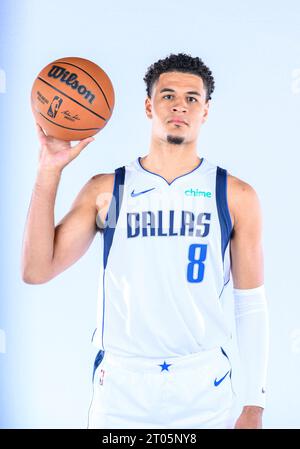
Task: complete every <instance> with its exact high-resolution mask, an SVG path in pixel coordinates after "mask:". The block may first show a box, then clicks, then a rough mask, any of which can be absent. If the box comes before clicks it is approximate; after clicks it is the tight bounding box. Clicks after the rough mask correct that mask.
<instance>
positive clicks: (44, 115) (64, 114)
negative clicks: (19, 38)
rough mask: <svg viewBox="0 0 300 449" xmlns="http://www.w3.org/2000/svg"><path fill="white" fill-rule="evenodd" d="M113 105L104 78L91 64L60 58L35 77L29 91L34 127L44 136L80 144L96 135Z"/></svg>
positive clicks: (110, 90) (78, 59)
mask: <svg viewBox="0 0 300 449" xmlns="http://www.w3.org/2000/svg"><path fill="white" fill-rule="evenodd" d="M114 103H115V94H114V88H113V85H112V82H111V80H110V79H109V77H108V75H107V74H106V73H105V72H104V70H103V69H101V68H100V67H99V66H98V65H96V64H95V63H94V62H91V61H89V60H87V59H83V58H72V57H69V58H62V59H57V60H56V61H54V62H51V63H50V64H48V65H47V66H46V67H45V68H43V70H42V71H41V72H40V73H39V74H38V76H37V78H36V80H35V81H34V83H33V86H32V91H31V106H32V111H33V114H34V117H35V119H36V121H37V123H38V124H39V125H40V126H41V127H42V128H43V129H44V131H45V132H46V134H47V135H48V136H52V137H56V138H58V139H62V140H81V139H84V138H85V137H90V136H93V135H94V134H96V133H97V132H99V131H100V130H101V129H102V128H104V126H105V125H106V124H107V122H108V120H109V119H110V117H111V115H112V112H113V108H114Z"/></svg>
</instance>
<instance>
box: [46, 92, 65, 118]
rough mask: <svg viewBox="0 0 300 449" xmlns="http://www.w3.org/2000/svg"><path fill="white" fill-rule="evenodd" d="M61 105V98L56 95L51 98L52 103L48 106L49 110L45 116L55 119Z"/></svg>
mask: <svg viewBox="0 0 300 449" xmlns="http://www.w3.org/2000/svg"><path fill="white" fill-rule="evenodd" d="M61 104H62V98H60V97H58V96H57V95H56V96H55V97H54V98H53V100H52V103H51V104H50V106H49V109H48V111H47V114H48V115H49V116H50V117H52V118H55V117H56V114H57V111H58V110H59V108H60V106H61Z"/></svg>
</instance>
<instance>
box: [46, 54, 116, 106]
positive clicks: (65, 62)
mask: <svg viewBox="0 0 300 449" xmlns="http://www.w3.org/2000/svg"><path fill="white" fill-rule="evenodd" d="M54 62H56V61H54ZM59 62H61V63H64V64H69V65H71V66H73V67H76V68H77V69H80V70H82V71H83V72H84V73H86V74H87V75H88V76H89V77H90V78H92V80H93V81H94V82H95V83H96V84H97V86H98V87H99V89H100V90H101V92H102V94H103V97H104V98H105V101H106V104H107V107H108V109H109V110H110V111H111V109H110V106H109V103H108V100H107V98H106V95H105V93H104V92H103V90H102V87H101V86H100V84H98V83H97V81H96V80H95V78H94V77H92V75H90V74H89V73H88V72H86V71H85V70H83V69H82V68H81V67H78V66H77V65H75V64H72V63H71V62H67V61H57V63H59Z"/></svg>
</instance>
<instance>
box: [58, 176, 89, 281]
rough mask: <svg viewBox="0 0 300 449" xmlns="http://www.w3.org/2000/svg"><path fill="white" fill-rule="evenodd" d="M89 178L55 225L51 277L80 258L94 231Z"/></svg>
mask: <svg viewBox="0 0 300 449" xmlns="http://www.w3.org/2000/svg"><path fill="white" fill-rule="evenodd" d="M92 184H93V183H92V180H90V181H89V182H88V183H87V184H86V185H85V186H84V187H83V188H82V190H81V191H80V192H79V194H78V195H77V197H76V199H75V201H74V202H73V204H72V206H71V209H70V211H69V212H68V213H67V214H66V215H65V216H64V217H63V218H62V220H60V222H59V223H58V224H57V225H56V226H55V236H54V249H53V259H52V268H53V269H52V277H54V276H57V275H58V274H59V273H61V272H62V271H64V270H66V269H67V268H68V267H69V266H71V265H73V264H74V263H75V262H76V261H77V260H78V259H80V258H81V257H82V256H83V255H84V254H85V252H86V251H87V250H88V248H89V246H90V245H91V243H92V241H93V239H94V237H95V235H96V233H97V226H96V215H97V209H96V204H95V201H94V194H93V185H92Z"/></svg>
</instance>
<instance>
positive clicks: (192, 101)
mask: <svg viewBox="0 0 300 449" xmlns="http://www.w3.org/2000/svg"><path fill="white" fill-rule="evenodd" d="M188 98H192V99H193V100H195V101H198V100H196V98H194V97H188ZM192 103H194V102H193V101H192Z"/></svg>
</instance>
